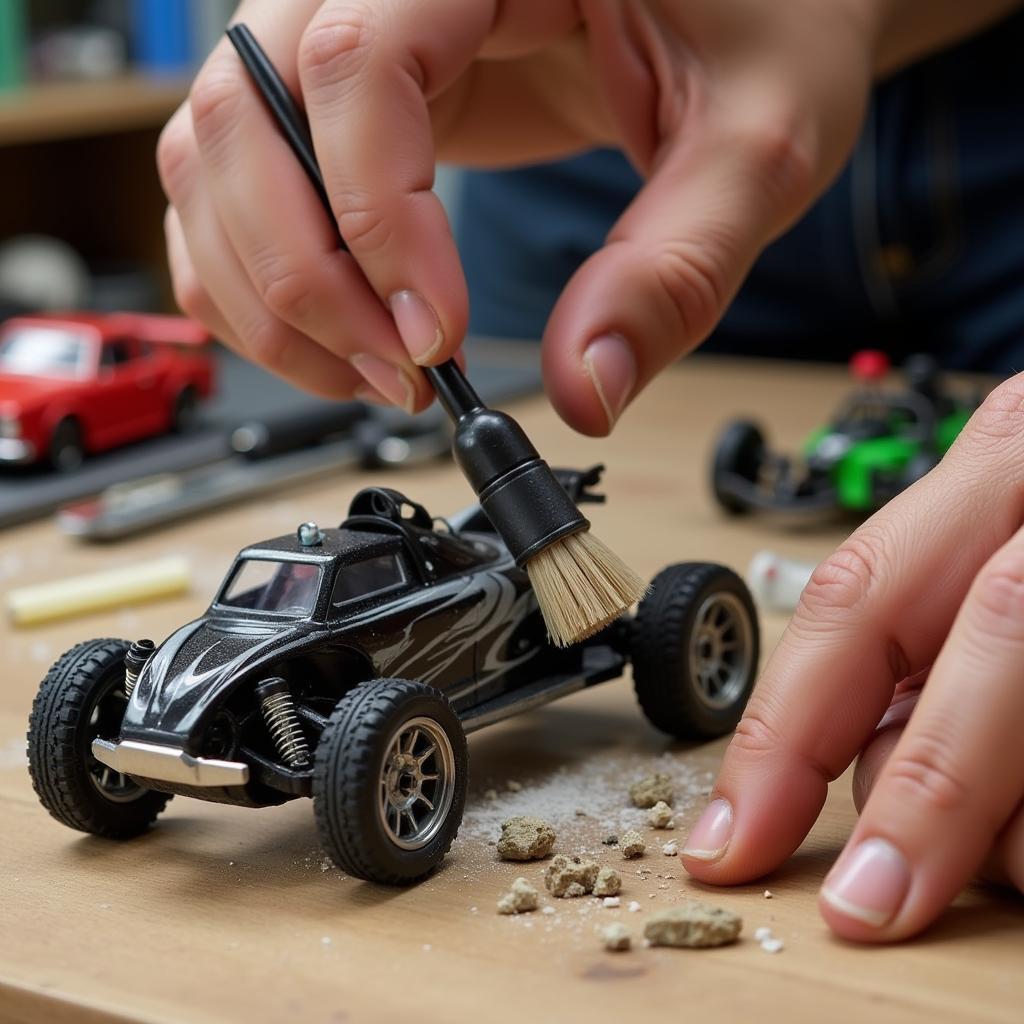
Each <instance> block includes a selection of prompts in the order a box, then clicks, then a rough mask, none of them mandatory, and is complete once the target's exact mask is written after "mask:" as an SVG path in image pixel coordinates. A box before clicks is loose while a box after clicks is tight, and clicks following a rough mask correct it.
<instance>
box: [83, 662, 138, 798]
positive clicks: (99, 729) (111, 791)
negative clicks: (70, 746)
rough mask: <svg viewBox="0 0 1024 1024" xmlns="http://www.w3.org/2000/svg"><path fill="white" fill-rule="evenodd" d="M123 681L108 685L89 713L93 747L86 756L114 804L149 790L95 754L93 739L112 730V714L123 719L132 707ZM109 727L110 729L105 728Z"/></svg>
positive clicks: (100, 787) (91, 778)
mask: <svg viewBox="0 0 1024 1024" xmlns="http://www.w3.org/2000/svg"><path fill="white" fill-rule="evenodd" d="M122 686H123V684H122V683H121V682H120V680H119V679H115V680H114V682H113V683H112V684H111V685H110V686H109V687H108V688H107V690H106V692H104V693H103V695H102V696H101V697H100V699H99V700H98V701H96V703H95V704H94V705H93V707H92V711H91V712H90V713H89V727H88V729H87V733H88V736H89V749H88V753H87V754H86V757H87V759H88V769H89V781H90V782H91V783H92V784H93V786H95V788H96V789H97V790H98V791H99V793H100V795H101V796H102V797H103V799H104V800H109V801H110V802H111V803H112V804H130V803H132V802H133V801H135V800H138V799H139V798H140V797H143V796H145V795H146V793H147V792H148V790H145V789H143V788H142V786H140V785H138V783H136V782H133V781H132V780H131V779H130V778H129V777H128V776H127V775H125V774H123V773H122V772H118V771H115V770H114V769H113V768H111V767H110V766H109V765H105V764H103V762H102V761H98V760H97V759H96V758H95V757H93V754H92V741H93V740H94V739H95V738H96V737H97V736H99V735H101V733H104V732H106V731H108V730H109V727H110V723H109V721H105V720H109V719H110V718H111V717H114V716H116V717H117V718H118V720H119V721H120V719H121V718H123V717H124V709H125V708H126V707H127V706H128V698H127V697H126V696H125V695H124V691H123V689H122ZM104 726H106V728H104ZM105 738H109V737H105Z"/></svg>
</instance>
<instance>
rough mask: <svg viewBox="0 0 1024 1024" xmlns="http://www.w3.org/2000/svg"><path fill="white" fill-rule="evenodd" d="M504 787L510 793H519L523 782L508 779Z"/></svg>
mask: <svg viewBox="0 0 1024 1024" xmlns="http://www.w3.org/2000/svg"><path fill="white" fill-rule="evenodd" d="M505 788H506V789H507V790H508V791H509V792H510V793H521V792H522V789H523V784H522V783H521V782H517V781H516V780H515V779H509V780H508V782H506V783H505Z"/></svg>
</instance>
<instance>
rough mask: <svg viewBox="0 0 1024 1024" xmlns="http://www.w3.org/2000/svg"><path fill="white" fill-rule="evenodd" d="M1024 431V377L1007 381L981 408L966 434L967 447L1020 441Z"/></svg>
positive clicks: (986, 398) (989, 395)
mask: <svg viewBox="0 0 1024 1024" xmlns="http://www.w3.org/2000/svg"><path fill="white" fill-rule="evenodd" d="M1022 428H1024V374H1018V375H1017V376H1016V377H1011V378H1010V379H1009V380H1007V381H1004V382H1003V383H1002V384H1000V385H999V386H998V387H997V388H995V389H994V390H992V391H991V392H990V393H989V394H988V395H987V396H986V397H985V400H984V401H983V402H982V403H981V405H980V406H979V407H978V409H977V411H976V412H975V414H974V416H973V417H971V422H970V423H969V424H968V427H967V429H966V430H965V431H964V441H965V443H967V444H970V443H972V442H974V443H977V442H978V441H980V442H981V444H982V445H984V446H991V444H992V443H993V442H998V443H1000V444H1001V443H1002V442H1005V441H1007V440H1008V439H1010V438H1017V437H1019V436H1020V434H1021V430H1022Z"/></svg>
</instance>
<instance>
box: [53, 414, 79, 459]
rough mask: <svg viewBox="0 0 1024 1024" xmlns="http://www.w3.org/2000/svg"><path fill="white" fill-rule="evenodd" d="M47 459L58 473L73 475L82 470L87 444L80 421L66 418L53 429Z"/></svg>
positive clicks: (69, 417)
mask: <svg viewBox="0 0 1024 1024" xmlns="http://www.w3.org/2000/svg"><path fill="white" fill-rule="evenodd" d="M47 457H48V459H49V462H50V465H51V466H52V467H53V468H54V469H55V470H57V472H58V473H73V472H75V470H77V469H81V467H82V463H83V462H84V461H85V442H84V440H83V438H82V428H81V426H80V425H79V423H78V420H76V419H75V418H74V417H72V416H65V417H64V419H62V420H61V421H60V422H59V423H58V424H57V425H56V426H55V427H54V428H53V433H52V434H51V435H50V446H49V448H48V450H47Z"/></svg>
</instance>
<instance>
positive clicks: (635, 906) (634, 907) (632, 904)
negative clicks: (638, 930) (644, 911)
mask: <svg viewBox="0 0 1024 1024" xmlns="http://www.w3.org/2000/svg"><path fill="white" fill-rule="evenodd" d="M626 909H627V910H628V911H629V912H630V913H631V914H636V913H638V912H639V910H640V904H639V903H637V901H636V900H630V901H629V906H628V907H626Z"/></svg>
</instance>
